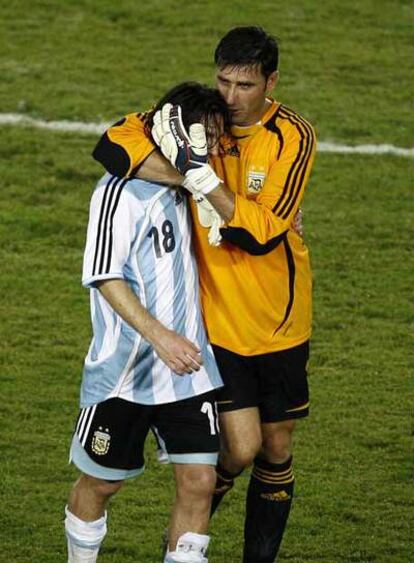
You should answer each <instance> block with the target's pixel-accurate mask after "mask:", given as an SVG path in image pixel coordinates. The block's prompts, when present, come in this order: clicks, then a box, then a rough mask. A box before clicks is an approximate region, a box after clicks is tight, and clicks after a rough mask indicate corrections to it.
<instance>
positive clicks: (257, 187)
mask: <svg viewBox="0 0 414 563" xmlns="http://www.w3.org/2000/svg"><path fill="white" fill-rule="evenodd" d="M265 178H266V174H265V173H264V172H256V171H254V170H251V171H250V172H249V173H248V175H247V193H248V194H251V195H255V194H258V193H259V192H260V191H261V190H262V189H263V186H264V182H265Z"/></svg>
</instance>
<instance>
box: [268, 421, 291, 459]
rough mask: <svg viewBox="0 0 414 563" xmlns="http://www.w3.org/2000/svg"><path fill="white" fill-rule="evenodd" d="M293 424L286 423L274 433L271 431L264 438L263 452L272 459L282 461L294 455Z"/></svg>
mask: <svg viewBox="0 0 414 563" xmlns="http://www.w3.org/2000/svg"><path fill="white" fill-rule="evenodd" d="M292 432H293V425H292V426H290V425H288V424H287V425H286V427H285V428H282V429H280V430H278V431H277V432H274V433H269V434H267V435H266V436H264V438H263V453H264V454H265V457H266V458H267V459H269V460H271V461H275V462H277V463H282V462H283V461H286V460H287V459H288V458H289V457H290V456H291V455H292Z"/></svg>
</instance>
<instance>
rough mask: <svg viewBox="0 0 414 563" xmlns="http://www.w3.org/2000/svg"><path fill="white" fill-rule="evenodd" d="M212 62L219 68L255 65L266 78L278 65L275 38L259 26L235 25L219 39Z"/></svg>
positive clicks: (277, 49)
mask: <svg viewBox="0 0 414 563" xmlns="http://www.w3.org/2000/svg"><path fill="white" fill-rule="evenodd" d="M214 62H215V63H216V65H217V66H218V67H219V68H224V67H226V66H234V67H242V66H247V65H256V66H258V67H260V70H261V72H262V74H263V76H264V77H265V78H266V80H267V79H268V78H269V76H270V75H271V74H272V72H274V71H275V70H277V67H278V63H279V48H278V45H277V40H276V38H275V37H272V36H271V35H269V34H267V33H266V32H265V30H264V29H263V28H261V27H257V26H246V27H235V28H233V29H231V30H230V31H229V32H228V33H226V35H225V36H224V37H223V38H222V39H221V40H220V42H219V44H218V45H217V47H216V51H215V53H214Z"/></svg>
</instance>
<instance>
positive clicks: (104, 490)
mask: <svg viewBox="0 0 414 563" xmlns="http://www.w3.org/2000/svg"><path fill="white" fill-rule="evenodd" d="M82 479H83V480H84V484H85V486H86V487H88V488H90V489H91V490H93V492H94V493H95V494H96V495H97V496H99V497H105V498H109V497H111V496H112V495H114V494H115V493H117V492H118V491H119V490H120V489H121V487H122V485H123V483H124V482H123V481H106V480H104V479H97V478H96V477H91V476H90V475H83V476H82Z"/></svg>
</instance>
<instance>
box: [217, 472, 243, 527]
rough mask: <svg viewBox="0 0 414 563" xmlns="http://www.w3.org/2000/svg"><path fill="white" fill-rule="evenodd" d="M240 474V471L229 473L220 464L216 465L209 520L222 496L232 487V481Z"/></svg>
mask: <svg viewBox="0 0 414 563" xmlns="http://www.w3.org/2000/svg"><path fill="white" fill-rule="evenodd" d="M240 473H242V471H239V473H236V474H234V473H230V472H229V471H227V470H226V469H224V468H223V467H222V466H221V465H220V462H219V463H218V464H217V467H216V474H217V481H216V488H215V491H214V495H213V500H212V503H211V512H210V518H211V517H212V516H213V514H214V513H215V511H216V509H217V507H218V505H219V504H220V502H221V500H222V498H223V497H224V495H225V494H226V493H227V492H228V491H229V490H230V489H231V488H232V487H233V485H234V479H235V478H236V477H238V476H239V475H240Z"/></svg>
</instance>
